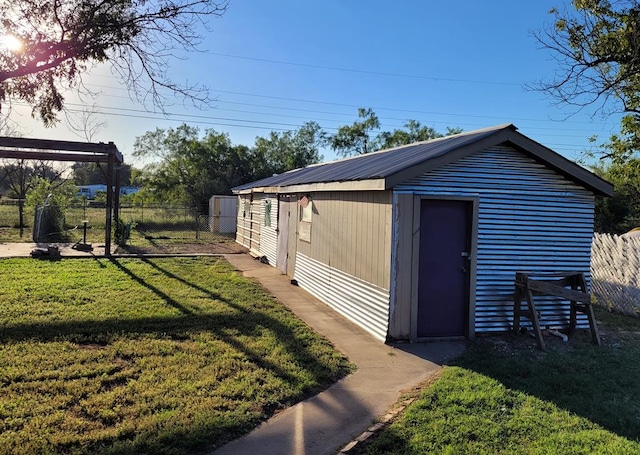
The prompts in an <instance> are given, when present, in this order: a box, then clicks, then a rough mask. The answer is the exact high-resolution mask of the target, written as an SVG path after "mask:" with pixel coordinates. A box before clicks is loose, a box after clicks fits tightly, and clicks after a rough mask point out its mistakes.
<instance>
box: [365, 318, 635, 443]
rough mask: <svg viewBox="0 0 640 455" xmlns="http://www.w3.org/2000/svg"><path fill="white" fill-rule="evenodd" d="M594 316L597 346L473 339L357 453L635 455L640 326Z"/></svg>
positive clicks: (586, 341)
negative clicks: (544, 349)
mask: <svg viewBox="0 0 640 455" xmlns="http://www.w3.org/2000/svg"><path fill="white" fill-rule="evenodd" d="M597 317H598V319H599V320H600V327H601V329H602V335H603V336H602V338H603V346H602V347H597V346H594V345H592V344H591V343H590V335H589V333H588V331H585V332H586V333H585V332H580V333H578V334H576V335H574V336H573V337H571V339H570V341H569V343H568V344H567V345H564V344H563V343H562V342H561V341H560V340H559V339H553V338H547V346H548V352H540V351H537V350H536V349H535V340H534V339H533V338H529V337H515V338H514V337H511V336H501V337H487V338H484V337H483V338H480V339H478V340H477V341H476V342H473V343H471V344H470V346H469V349H468V350H467V351H466V353H465V354H464V355H463V356H462V357H461V358H460V359H458V360H457V361H455V363H454V364H452V365H450V366H447V367H445V368H444V370H443V372H442V374H441V376H440V377H438V378H437V380H435V381H434V382H433V383H431V384H429V385H425V387H424V388H423V390H422V392H421V394H420V395H419V396H418V397H417V399H416V401H415V402H413V403H412V404H411V405H410V406H409V407H408V408H407V410H406V411H405V412H404V413H403V414H402V416H401V417H400V418H398V419H397V420H396V421H395V422H394V423H393V424H392V425H391V426H390V427H389V428H388V429H386V430H384V431H383V432H382V433H381V434H380V435H379V436H377V437H376V438H375V439H374V440H373V441H372V442H371V443H370V444H368V445H367V446H366V447H365V448H363V449H362V450H360V451H359V453H367V454H425V453H449V454H461V453H465V454H466V453H473V454H485V453H486V454H498V453H500V454H519V453H520V454H532V453H535V454H542V453H543V454H591V453H608V454H632V453H633V454H638V453H640V360H639V359H640V320H637V319H632V318H628V317H624V316H618V315H612V314H608V313H606V312H605V311H603V310H600V311H598V312H597Z"/></svg>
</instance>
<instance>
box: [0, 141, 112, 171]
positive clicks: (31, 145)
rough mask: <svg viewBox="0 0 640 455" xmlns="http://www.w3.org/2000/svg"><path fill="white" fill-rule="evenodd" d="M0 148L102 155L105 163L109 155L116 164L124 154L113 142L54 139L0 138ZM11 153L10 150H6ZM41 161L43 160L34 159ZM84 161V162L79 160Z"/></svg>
mask: <svg viewBox="0 0 640 455" xmlns="http://www.w3.org/2000/svg"><path fill="white" fill-rule="evenodd" d="M0 148H9V149H32V150H48V151H51V152H53V151H65V152H80V153H83V154H100V155H104V162H106V161H107V157H106V156H107V155H113V156H114V158H115V164H116V165H117V164H122V163H123V158H122V153H120V151H119V150H118V147H116V145H115V144H114V143H113V142H109V143H108V144H105V143H102V142H101V143H96V142H78V141H57V140H52V139H31V138H24V137H7V136H0ZM5 151H9V150H5ZM25 152H26V150H25ZM0 153H1V152H0ZM33 159H36V160H37V159H41V158H33ZM78 161H82V160H78Z"/></svg>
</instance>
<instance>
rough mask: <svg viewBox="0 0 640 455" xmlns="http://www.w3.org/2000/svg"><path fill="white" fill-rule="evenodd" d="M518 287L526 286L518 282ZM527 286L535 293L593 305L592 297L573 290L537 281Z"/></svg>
mask: <svg viewBox="0 0 640 455" xmlns="http://www.w3.org/2000/svg"><path fill="white" fill-rule="evenodd" d="M516 286H519V287H524V286H525V284H524V283H522V282H520V281H518V282H516ZM526 286H528V288H529V290H531V291H534V292H540V293H542V294H545V295H551V296H555V297H561V298H564V299H566V300H574V301H576V302H582V303H586V304H591V296H590V295H589V294H586V293H584V292H580V291H574V290H573V289H567V288H563V287H561V286H556V285H555V284H550V283H546V282H543V281H537V280H528V282H527V284H526Z"/></svg>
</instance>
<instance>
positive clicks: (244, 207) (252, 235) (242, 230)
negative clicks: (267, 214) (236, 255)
mask: <svg viewBox="0 0 640 455" xmlns="http://www.w3.org/2000/svg"><path fill="white" fill-rule="evenodd" d="M239 198H240V201H239V204H238V223H237V232H236V242H238V243H239V244H240V245H242V246H244V247H245V248H249V249H250V250H253V251H256V252H258V251H260V231H261V227H262V208H261V201H262V197H261V196H259V195H248V194H247V195H245V194H243V195H241V196H239Z"/></svg>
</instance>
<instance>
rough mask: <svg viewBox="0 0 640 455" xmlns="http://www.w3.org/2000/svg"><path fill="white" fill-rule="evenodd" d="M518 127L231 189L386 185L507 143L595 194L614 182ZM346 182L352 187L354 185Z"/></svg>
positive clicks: (436, 141)
mask: <svg viewBox="0 0 640 455" xmlns="http://www.w3.org/2000/svg"><path fill="white" fill-rule="evenodd" d="M516 130H517V128H516V127H515V126H514V125H512V124H504V125H498V126H495V127H491V128H486V129H481V130H475V131H470V132H466V133H461V134H456V135H452V136H446V137H442V138H438V139H433V140H430V141H424V142H417V143H414V144H409V145H403V146H400V147H396V148H392V149H386V150H380V151H378V152H373V153H368V154H366V155H359V156H356V157H352V158H347V159H343V160H338V161H331V162H328V163H320V164H315V165H311V166H308V167H305V168H300V169H294V170H292V171H289V172H285V173H282V174H278V175H274V176H272V177H267V178H265V179H262V180H258V181H255V182H251V183H247V184H245V185H240V186H237V187H235V188H233V191H234V193H245V192H248V191H261V189H262V190H263V191H264V190H265V189H269V191H274V192H275V191H277V192H286V191H287V188H288V187H294V186H295V187H296V190H297V191H304V190H303V189H302V188H301V186H304V185H311V184H330V183H340V182H357V181H365V180H366V181H376V180H379V181H381V185H380V186H379V187H378V188H377V189H388V188H391V187H393V186H395V185H396V184H398V183H401V182H403V181H406V180H408V179H410V178H413V177H415V176H417V175H420V174H422V173H424V172H427V171H428V170H430V169H434V168H437V167H440V166H442V165H444V164H447V163H449V162H452V161H455V160H458V159H460V158H462V157H464V156H466V155H467V154H469V153H473V152H477V151H479V150H482V149H484V148H486V147H489V146H492V145H498V144H502V143H510V144H511V145H514V146H515V147H516V148H518V149H520V150H521V151H523V152H525V153H528V154H529V155H531V156H533V157H534V159H538V160H539V161H541V162H543V163H545V164H546V165H548V166H549V167H552V168H554V169H555V170H557V171H559V172H561V173H563V174H564V175H566V176H567V177H569V178H571V179H573V180H575V181H577V182H578V183H581V184H582V185H584V186H586V187H588V188H589V189H591V190H593V191H594V192H596V193H597V194H601V195H609V196H610V195H612V193H613V186H612V185H611V184H610V183H608V182H606V181H605V180H602V179H600V178H599V177H597V176H595V175H594V174H592V173H591V172H589V171H587V170H586V169H584V168H582V167H580V166H578V165H577V164H575V163H573V162H571V161H569V160H567V159H566V158H564V157H562V156H561V155H559V154H557V153H556V152H554V151H552V150H550V149H548V148H546V147H544V146H542V145H540V144H538V143H537V142H535V141H533V140H531V139H529V138H528V137H526V136H524V135H522V134H521V133H519V132H517V131H516ZM333 186H335V185H333ZM349 188H350V189H353V187H352V186H350V187H349ZM336 189H337V188H336ZM345 189H346V187H345Z"/></svg>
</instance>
